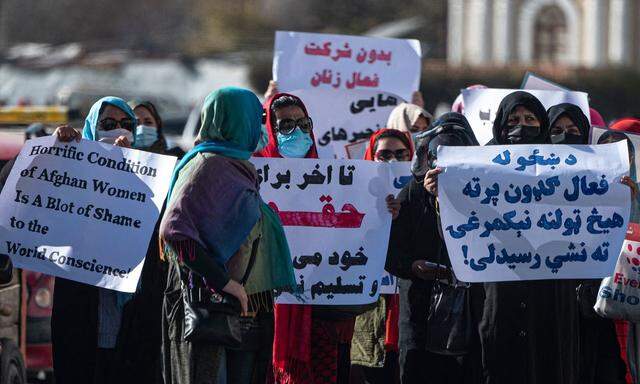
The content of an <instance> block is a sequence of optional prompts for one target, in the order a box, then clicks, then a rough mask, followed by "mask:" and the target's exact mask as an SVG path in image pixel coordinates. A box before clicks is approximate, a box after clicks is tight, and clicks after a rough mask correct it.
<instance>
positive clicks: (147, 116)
mask: <svg viewBox="0 0 640 384" xmlns="http://www.w3.org/2000/svg"><path fill="white" fill-rule="evenodd" d="M133 112H134V113H135V114H136V118H137V119H138V124H140V125H146V126H147V127H154V128H158V122H157V121H156V119H155V118H154V117H153V115H152V114H151V112H150V111H149V110H148V109H147V108H145V107H142V106H138V107H136V108H135V109H134V110H133Z"/></svg>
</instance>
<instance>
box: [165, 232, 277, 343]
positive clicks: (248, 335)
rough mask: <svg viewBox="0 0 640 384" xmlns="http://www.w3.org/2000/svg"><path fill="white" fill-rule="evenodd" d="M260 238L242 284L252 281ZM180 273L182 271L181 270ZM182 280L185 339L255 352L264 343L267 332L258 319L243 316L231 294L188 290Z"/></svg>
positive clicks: (253, 249) (252, 249) (255, 243)
mask: <svg viewBox="0 0 640 384" xmlns="http://www.w3.org/2000/svg"><path fill="white" fill-rule="evenodd" d="M259 242H260V238H258V239H256V240H255V241H254V242H253V245H252V248H251V258H250V259H249V263H248V265H247V269H246V270H245V273H244V276H243V277H242V280H240V284H241V285H244V284H245V283H246V282H247V279H248V278H249V275H250V273H251V270H252V269H253V264H254V262H255V258H256V254H257V252H258V244H259ZM178 270H179V268H178ZM181 281H182V298H183V302H184V339H185V340H186V341H189V342H200V341H202V342H206V343H211V344H215V345H221V346H224V347H226V348H229V349H239V350H255V349H258V348H260V345H261V344H262V342H263V340H264V333H265V330H264V328H263V327H262V326H260V324H259V322H258V319H257V318H255V317H243V316H240V313H241V312H242V309H241V306H240V302H239V301H238V299H236V298H235V297H233V296H232V295H229V294H227V293H223V292H220V293H211V292H210V291H209V290H206V289H202V288H187V287H185V285H184V281H183V280H182V279H181Z"/></svg>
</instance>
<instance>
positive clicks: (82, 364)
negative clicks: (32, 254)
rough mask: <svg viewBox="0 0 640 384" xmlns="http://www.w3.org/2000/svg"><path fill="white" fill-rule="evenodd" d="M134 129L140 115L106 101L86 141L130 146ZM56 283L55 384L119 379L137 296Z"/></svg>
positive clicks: (64, 136)
mask: <svg viewBox="0 0 640 384" xmlns="http://www.w3.org/2000/svg"><path fill="white" fill-rule="evenodd" d="M135 126H136V116H135V114H134V113H133V111H132V110H131V108H129V106H128V105H127V103H126V102H125V101H124V100H122V99H119V98H117V97H105V98H102V99H100V100H98V101H97V102H96V103H95V104H94V105H93V106H92V107H91V110H90V111H89V114H88V115H87V118H86V120H85V125H84V130H83V132H82V138H84V139H88V140H97V141H101V142H105V143H110V144H115V145H118V146H121V147H130V146H131V143H133V142H134V138H133V133H132V131H133V129H134V127H135ZM54 134H55V135H57V136H58V138H59V139H60V140H61V141H70V140H73V139H78V140H79V138H80V134H79V133H78V131H76V130H75V129H73V128H72V127H70V126H68V125H67V126H61V127H58V128H57V130H56V132H55V133H54ZM103 235H104V236H108V235H109V234H103ZM114 240H115V239H114ZM55 280H56V281H55V290H54V295H53V310H52V314H51V339H52V346H53V368H54V374H55V377H56V382H59V383H111V382H114V381H121V378H120V374H119V373H118V372H119V368H120V364H119V361H118V354H117V352H116V345H117V344H118V342H120V341H121V340H122V339H121V330H122V329H121V323H122V321H123V308H124V306H125V304H126V303H127V302H128V301H129V300H130V299H131V298H132V297H133V295H131V294H126V293H120V292H117V291H112V290H108V289H103V288H98V287H94V286H90V285H86V284H82V283H77V282H74V281H71V280H66V279H62V278H56V279H55Z"/></svg>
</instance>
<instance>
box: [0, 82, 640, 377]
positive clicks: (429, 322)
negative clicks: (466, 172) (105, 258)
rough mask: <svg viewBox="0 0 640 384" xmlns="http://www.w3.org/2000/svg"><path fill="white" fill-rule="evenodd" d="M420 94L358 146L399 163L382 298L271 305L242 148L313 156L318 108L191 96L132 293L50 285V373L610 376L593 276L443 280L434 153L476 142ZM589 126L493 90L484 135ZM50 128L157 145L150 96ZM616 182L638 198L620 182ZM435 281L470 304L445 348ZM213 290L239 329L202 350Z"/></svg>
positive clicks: (279, 242) (271, 237)
mask: <svg viewBox="0 0 640 384" xmlns="http://www.w3.org/2000/svg"><path fill="white" fill-rule="evenodd" d="M416 104H418V105H416ZM419 104H422V100H421V96H420V95H418V97H416V98H414V100H413V101H412V103H402V104H400V105H398V106H397V107H396V108H395V109H394V110H393V112H392V113H391V115H390V117H389V121H388V124H387V127H385V128H383V129H380V130H379V131H377V132H375V133H374V134H373V135H372V136H371V137H370V140H369V144H368V147H367V150H366V154H365V157H364V159H365V160H369V161H375V162H396V161H405V162H408V161H411V162H412V165H411V172H412V174H413V178H412V179H411V181H410V182H409V183H408V184H407V185H406V186H405V187H404V189H402V191H401V192H400V193H399V195H398V196H393V195H389V196H387V199H386V203H387V209H388V211H389V213H390V215H391V217H392V226H391V232H390V239H389V247H388V254H387V259H386V265H385V269H386V270H387V271H388V272H389V273H391V274H392V275H394V276H396V277H397V278H398V294H384V295H380V298H379V299H378V300H377V302H375V303H372V304H370V305H351V306H345V305H336V306H319V305H297V304H296V305H294V304H276V303H275V300H274V295H275V293H274V292H276V291H279V290H287V289H290V290H293V289H295V287H296V281H295V276H294V274H293V268H292V263H291V254H290V250H289V246H288V242H287V238H286V236H285V233H284V230H283V227H282V224H281V223H280V221H279V219H278V216H277V215H276V214H275V213H274V212H273V211H272V210H271V209H270V208H269V207H268V206H267V205H266V204H265V203H264V201H263V200H262V198H261V196H260V191H259V188H258V181H257V173H256V170H255V168H254V166H253V165H252V163H251V162H250V161H249V159H250V157H252V156H254V157H269V158H318V154H317V149H316V144H315V143H316V141H315V137H314V125H315V124H318V123H320V122H322V118H323V117H322V116H310V115H309V113H308V111H307V108H306V107H305V105H304V100H301V99H300V98H298V97H296V96H294V95H291V94H286V93H280V92H278V90H277V85H276V84H275V83H271V84H270V86H269V89H268V92H267V94H266V101H265V103H264V104H262V103H261V102H260V101H259V99H258V97H257V96H256V95H255V94H254V93H252V92H251V91H249V90H245V89H240V88H223V89H219V90H216V91H214V92H212V93H211V94H209V95H208V96H207V97H206V99H205V100H204V103H203V107H202V112H201V126H200V131H199V134H198V137H197V140H196V142H195V143H194V145H195V146H194V148H193V149H192V150H191V151H189V152H188V153H187V154H186V155H185V156H184V157H183V158H182V159H181V160H180V161H179V163H178V165H177V167H176V169H175V171H174V174H173V177H172V180H171V184H170V190H169V195H168V198H167V201H166V205H165V209H164V210H163V212H162V214H161V218H160V220H159V222H158V223H157V225H156V230H155V232H154V234H153V236H152V238H151V240H150V242H149V247H148V252H147V255H146V258H145V262H144V267H143V270H142V275H141V278H140V282H139V284H138V289H137V290H136V292H135V293H133V294H126V293H120V292H116V291H112V290H108V289H103V288H98V287H94V286H90V285H86V284H81V283H77V282H74V281H70V280H65V279H62V278H56V282H55V293H54V304H53V315H52V322H51V327H52V338H53V357H54V374H55V378H56V382H57V383H61V384H67V383H95V384H98V383H128V382H131V383H167V384H171V383H174V384H196V383H197V384H201V383H202V384H204V383H229V384H245V383H246V384H249V383H265V382H267V383H283V384H302V383H305V384H306V383H311V384H319V383H343V384H346V383H354V384H361V383H371V384H373V383H403V384H411V383H435V384H438V383H452V384H453V383H455V384H458V383H460V384H462V383H464V384H467V383H468V384H475V383H478V384H480V383H483V384H513V383H528V384H549V383H558V384H561V383H562V384H572V383H575V384H597V383H612V384H613V383H626V378H625V376H626V374H627V363H626V362H625V361H624V359H623V356H624V355H625V354H626V353H625V351H624V350H622V351H621V346H620V343H619V340H618V337H617V334H616V324H615V323H614V321H613V320H612V319H605V318H601V317H599V316H597V315H596V313H595V311H594V310H593V305H594V303H595V299H596V297H595V294H596V293H597V289H598V286H599V281H593V280H542V281H518V282H498V283H476V284H465V283H462V282H459V281H457V279H456V277H455V274H454V273H453V272H452V270H451V268H450V265H451V263H450V260H449V255H448V253H447V247H446V245H445V242H444V240H443V234H442V229H441V225H440V212H439V206H438V175H439V174H440V173H441V172H442V169H441V168H438V164H437V148H438V146H443V145H444V146H478V145H479V143H478V140H477V139H476V137H475V135H474V132H473V130H472V128H471V126H470V125H469V122H468V121H467V119H466V118H465V116H464V115H463V114H461V113H460V112H462V109H463V108H464V106H462V105H461V104H460V103H457V104H455V105H454V111H452V112H449V113H446V114H444V115H442V116H437V117H436V118H435V119H434V117H433V116H432V115H431V114H430V113H429V112H427V111H426V110H425V109H424V108H423V105H419ZM594 113H596V112H595V111H594ZM591 121H592V123H596V122H597V123H598V125H604V121H603V120H602V119H601V118H600V119H599V120H598V119H597V118H594V117H593V116H592V118H591ZM635 123H636V126H640V121H636V122H635ZM629 125H630V124H629V122H628V120H625V121H624V122H623V123H620V124H613V125H612V126H611V127H610V128H611V129H613V130H616V129H618V130H624V129H625V128H626V127H628V126H629ZM590 128H591V127H590V123H589V119H587V117H586V116H585V115H584V113H583V112H582V110H581V109H580V108H579V107H577V106H575V105H572V104H560V105H557V106H554V107H552V108H550V109H549V110H546V109H545V108H544V107H543V105H542V103H541V102H540V101H539V100H538V99H536V98H535V97H534V96H533V95H531V94H530V93H527V92H524V91H517V92H513V93H511V94H510V95H508V96H507V97H505V98H504V99H503V100H502V102H501V104H500V107H499V109H498V111H497V114H496V118H495V122H494V123H493V140H492V141H491V142H490V143H489V144H488V145H517V144H587V143H589V132H590ZM54 135H56V136H57V138H58V139H59V140H60V141H72V140H80V139H81V138H83V139H87V140H95V141H100V142H105V143H109V144H113V145H116V146H120V147H126V148H135V149H138V150H141V151H149V152H154V153H165V152H166V150H167V148H166V141H165V140H164V138H163V134H162V119H161V117H160V116H159V114H158V112H157V110H156V108H155V107H154V105H153V104H151V103H149V102H130V103H127V102H125V101H124V100H122V99H119V98H116V97H105V98H103V99H100V100H98V101H97V102H96V103H95V104H94V105H93V107H92V108H91V110H90V112H89V114H88V116H87V117H86V120H85V125H84V127H83V129H82V130H79V129H76V128H74V127H71V126H68V125H65V126H61V127H58V128H57V129H56V131H55V133H54ZM623 139H624V137H622V136H612V139H611V140H610V141H616V140H623ZM11 167H12V163H9V164H7V166H6V167H5V169H4V170H3V171H2V180H0V181H1V182H2V185H4V181H6V176H7V175H8V173H9V171H10V169H11ZM620 182H622V183H624V184H627V185H629V187H630V189H631V193H633V194H637V187H636V184H635V183H634V181H633V180H632V179H631V178H630V177H625V178H623V179H622V180H620ZM634 201H635V199H634ZM96 235H98V234H96ZM100 235H101V236H109V234H108V233H105V234H100ZM83 236H86V235H84V234H83ZM117 240H118V239H113V241H117ZM442 284H447V285H449V286H451V287H453V288H455V289H459V290H460V292H461V294H463V295H464V297H465V300H466V301H465V302H466V303H468V306H467V309H468V310H467V313H466V319H467V320H466V321H467V322H468V324H469V330H468V332H466V334H464V335H458V337H461V338H464V342H463V343H462V344H460V345H459V347H457V348H451V349H447V350H442V349H441V348H439V347H438V344H439V343H438V338H441V336H442V335H438V333H439V332H444V333H445V334H446V335H450V331H451V329H446V326H447V324H438V323H437V320H434V319H430V318H429V314H428V310H429V307H430V299H431V293H432V290H434V289H441V287H440V286H441V285H442ZM214 299H215V300H218V302H220V303H223V302H224V303H227V302H229V303H230V304H229V305H230V306H231V307H233V308H235V310H236V311H237V312H238V313H240V314H241V315H242V317H241V319H242V321H241V322H240V323H237V322H232V321H231V320H229V321H228V323H227V322H226V321H225V322H224V323H221V324H219V325H220V326H219V327H218V328H217V329H216V330H210V332H222V333H224V331H225V330H224V329H222V328H225V327H226V328H233V329H236V328H234V327H240V328H239V329H241V332H242V333H243V335H242V337H241V338H240V339H241V340H240V342H238V343H236V344H233V343H230V342H229V343H227V342H220V343H215V342H212V341H211V340H212V339H211V338H206V337H202V336H200V334H198V333H197V332H196V328H198V327H199V326H201V325H202V323H203V322H205V321H206V319H203V318H201V317H199V316H197V308H198V304H199V303H202V302H211V301H213V300H214ZM194 308H196V309H194ZM219 318H220V319H229V317H224V316H222V317H219ZM236 320H237V318H235V317H234V318H233V321H236ZM238 324H240V325H238ZM227 330H228V329H227ZM236 330H237V329H236ZM629 365H630V366H634V362H632V361H630V362H629Z"/></svg>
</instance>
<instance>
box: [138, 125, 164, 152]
mask: <svg viewBox="0 0 640 384" xmlns="http://www.w3.org/2000/svg"><path fill="white" fill-rule="evenodd" d="M157 140H158V129H157V128H156V127H150V126H148V125H138V126H137V127H136V140H135V147H136V148H148V147H150V146H151V145H153V143H155V142H156V141H157Z"/></svg>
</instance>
